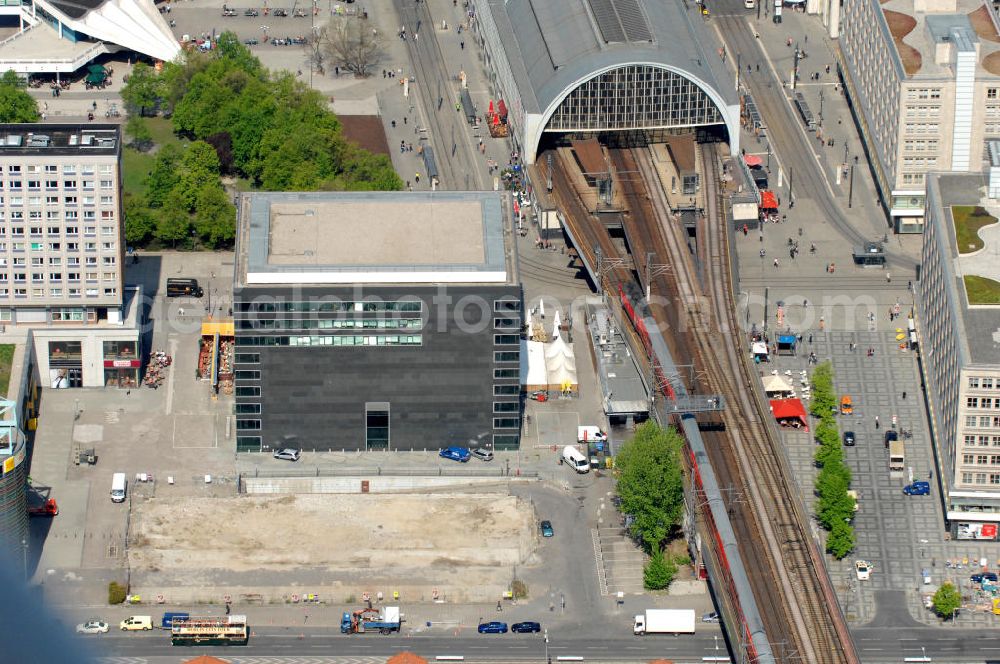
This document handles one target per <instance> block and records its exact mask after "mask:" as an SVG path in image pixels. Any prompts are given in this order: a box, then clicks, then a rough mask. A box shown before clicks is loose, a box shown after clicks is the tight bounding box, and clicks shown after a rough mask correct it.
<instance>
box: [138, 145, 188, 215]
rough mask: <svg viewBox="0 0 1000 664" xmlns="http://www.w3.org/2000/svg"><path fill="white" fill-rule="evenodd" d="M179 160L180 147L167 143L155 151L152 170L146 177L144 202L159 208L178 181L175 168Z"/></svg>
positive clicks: (178, 164) (176, 168) (178, 177)
mask: <svg viewBox="0 0 1000 664" xmlns="http://www.w3.org/2000/svg"><path fill="white" fill-rule="evenodd" d="M180 162H181V149H180V148H179V147H177V145H175V144H173V143H168V144H167V145H164V146H163V147H162V148H160V150H159V152H157V153H156V162H154V164H153V170H151V171H150V172H149V175H148V176H147V177H146V203H147V204H148V205H149V207H151V208H161V207H163V206H164V204H165V203H166V200H167V198H168V197H169V196H170V193H171V192H172V191H173V190H174V187H176V186H177V183H178V182H179V181H180V176H179V175H178V173H177V170H178V168H179V166H180Z"/></svg>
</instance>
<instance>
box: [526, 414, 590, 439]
mask: <svg viewBox="0 0 1000 664" xmlns="http://www.w3.org/2000/svg"><path fill="white" fill-rule="evenodd" d="M567 425H568V426H567ZM578 426H580V413H577V412H576V411H571V410H559V411H545V412H539V413H536V414H535V438H536V439H537V440H538V442H539V444H541V445H572V444H573V443H575V442H576V428H577V427H578Z"/></svg>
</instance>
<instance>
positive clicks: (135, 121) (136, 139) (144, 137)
mask: <svg viewBox="0 0 1000 664" xmlns="http://www.w3.org/2000/svg"><path fill="white" fill-rule="evenodd" d="M125 133H127V134H128V135H129V136H131V137H132V146H133V147H134V148H135V149H136V150H139V151H140V152H145V151H146V150H148V149H149V148H150V147H151V146H152V144H153V132H151V131H150V130H149V126H147V125H146V121H145V120H143V119H142V118H141V117H139V116H138V115H130V116H129V118H128V122H126V123H125Z"/></svg>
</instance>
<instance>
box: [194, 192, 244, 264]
mask: <svg viewBox="0 0 1000 664" xmlns="http://www.w3.org/2000/svg"><path fill="white" fill-rule="evenodd" d="M194 229H195V231H196V232H197V233H198V235H199V236H200V237H201V239H202V242H204V243H205V244H206V245H208V246H210V247H213V248H216V249H217V248H219V247H221V246H223V245H227V244H230V243H231V242H232V241H233V240H234V239H235V237H236V208H235V207H234V206H233V204H232V203H230V202H229V197H228V196H227V195H226V192H225V190H224V189H223V188H222V187H221V186H219V184H218V182H207V183H205V184H204V185H202V187H201V189H200V190H199V191H198V197H197V199H196V200H195V215H194Z"/></svg>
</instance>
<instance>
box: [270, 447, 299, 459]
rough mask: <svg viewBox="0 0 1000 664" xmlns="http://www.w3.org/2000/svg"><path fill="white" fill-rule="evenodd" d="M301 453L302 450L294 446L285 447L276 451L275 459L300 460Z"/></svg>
mask: <svg viewBox="0 0 1000 664" xmlns="http://www.w3.org/2000/svg"><path fill="white" fill-rule="evenodd" d="M300 455H301V452H299V451H298V450H297V449H295V448H294V447H286V448H284V449H281V450H275V451H274V458H275V459H283V460H285V461H298V460H299V456H300Z"/></svg>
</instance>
